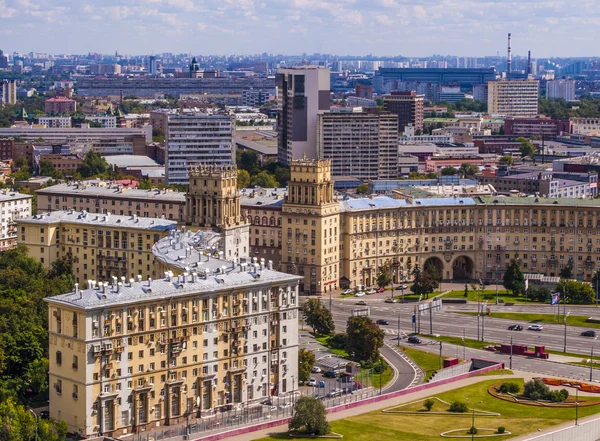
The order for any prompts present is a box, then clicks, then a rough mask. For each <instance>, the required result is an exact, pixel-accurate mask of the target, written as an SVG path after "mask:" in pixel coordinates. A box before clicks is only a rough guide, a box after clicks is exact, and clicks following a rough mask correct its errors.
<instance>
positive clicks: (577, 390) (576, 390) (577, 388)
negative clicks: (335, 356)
mask: <svg viewBox="0 0 600 441" xmlns="http://www.w3.org/2000/svg"><path fill="white" fill-rule="evenodd" d="M580 387H581V386H579V385H577V386H575V425H576V426H579V388H580Z"/></svg>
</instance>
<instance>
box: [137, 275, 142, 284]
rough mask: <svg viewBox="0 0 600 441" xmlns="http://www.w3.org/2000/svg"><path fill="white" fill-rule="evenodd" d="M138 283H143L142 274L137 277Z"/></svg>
mask: <svg viewBox="0 0 600 441" xmlns="http://www.w3.org/2000/svg"><path fill="white" fill-rule="evenodd" d="M137 281H138V282H141V281H142V275H141V274H138V276H137Z"/></svg>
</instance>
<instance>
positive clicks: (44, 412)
mask: <svg viewBox="0 0 600 441" xmlns="http://www.w3.org/2000/svg"><path fill="white" fill-rule="evenodd" d="M40 418H41V419H43V420H49V419H50V412H48V411H47V410H42V411H41V412H40Z"/></svg>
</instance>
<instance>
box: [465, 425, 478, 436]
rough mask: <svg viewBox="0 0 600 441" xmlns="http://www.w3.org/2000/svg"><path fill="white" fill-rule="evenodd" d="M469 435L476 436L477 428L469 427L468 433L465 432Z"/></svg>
mask: <svg viewBox="0 0 600 441" xmlns="http://www.w3.org/2000/svg"><path fill="white" fill-rule="evenodd" d="M467 433H468V434H469V435H477V427H475V426H471V428H470V429H469V431H468V432H467Z"/></svg>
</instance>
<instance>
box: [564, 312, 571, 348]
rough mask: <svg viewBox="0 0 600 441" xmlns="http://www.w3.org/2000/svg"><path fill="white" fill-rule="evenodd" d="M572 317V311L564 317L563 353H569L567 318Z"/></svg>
mask: <svg viewBox="0 0 600 441" xmlns="http://www.w3.org/2000/svg"><path fill="white" fill-rule="evenodd" d="M570 315H571V311H569V312H567V313H566V314H565V315H564V316H563V323H564V325H565V344H564V347H563V352H567V317H569V316H570Z"/></svg>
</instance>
